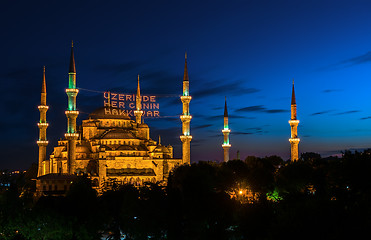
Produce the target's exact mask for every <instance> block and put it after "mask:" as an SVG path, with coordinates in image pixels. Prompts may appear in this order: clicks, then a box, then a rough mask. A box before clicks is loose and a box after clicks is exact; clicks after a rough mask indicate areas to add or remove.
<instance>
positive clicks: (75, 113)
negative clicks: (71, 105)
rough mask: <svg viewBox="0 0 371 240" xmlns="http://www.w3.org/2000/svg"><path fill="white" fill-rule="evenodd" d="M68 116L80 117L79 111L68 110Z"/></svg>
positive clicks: (66, 112)
mask: <svg viewBox="0 0 371 240" xmlns="http://www.w3.org/2000/svg"><path fill="white" fill-rule="evenodd" d="M64 113H65V114H66V115H79V113H80V112H79V111H77V110H67V111H65V112H64Z"/></svg>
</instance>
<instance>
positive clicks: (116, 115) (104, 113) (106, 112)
mask: <svg viewBox="0 0 371 240" xmlns="http://www.w3.org/2000/svg"><path fill="white" fill-rule="evenodd" d="M89 117H90V118H92V119H127V120H130V117H129V116H128V115H127V114H126V112H125V110H123V109H120V108H114V107H100V108H98V109H96V110H94V111H93V112H92V113H90V115H89Z"/></svg>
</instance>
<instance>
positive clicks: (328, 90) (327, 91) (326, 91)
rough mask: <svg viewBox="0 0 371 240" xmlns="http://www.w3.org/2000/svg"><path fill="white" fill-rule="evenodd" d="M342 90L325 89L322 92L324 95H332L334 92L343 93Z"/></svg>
mask: <svg viewBox="0 0 371 240" xmlns="http://www.w3.org/2000/svg"><path fill="white" fill-rule="evenodd" d="M341 91H342V90H340V89H325V90H323V91H322V92H323V93H332V92H341Z"/></svg>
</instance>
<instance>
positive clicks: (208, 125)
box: [192, 124, 212, 129]
mask: <svg viewBox="0 0 371 240" xmlns="http://www.w3.org/2000/svg"><path fill="white" fill-rule="evenodd" d="M211 126H212V124H205V125H200V126H196V127H192V129H202V128H208V127H211Z"/></svg>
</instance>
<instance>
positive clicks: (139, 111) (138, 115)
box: [134, 74, 143, 124]
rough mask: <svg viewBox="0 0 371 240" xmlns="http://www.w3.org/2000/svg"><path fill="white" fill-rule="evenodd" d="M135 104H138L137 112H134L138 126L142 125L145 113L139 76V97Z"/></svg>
mask: <svg viewBox="0 0 371 240" xmlns="http://www.w3.org/2000/svg"><path fill="white" fill-rule="evenodd" d="M135 103H136V110H135V111H134V115H135V121H136V123H137V124H141V123H142V115H143V111H142V100H141V96H140V86H139V74H138V88H137V96H136V101H135Z"/></svg>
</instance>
